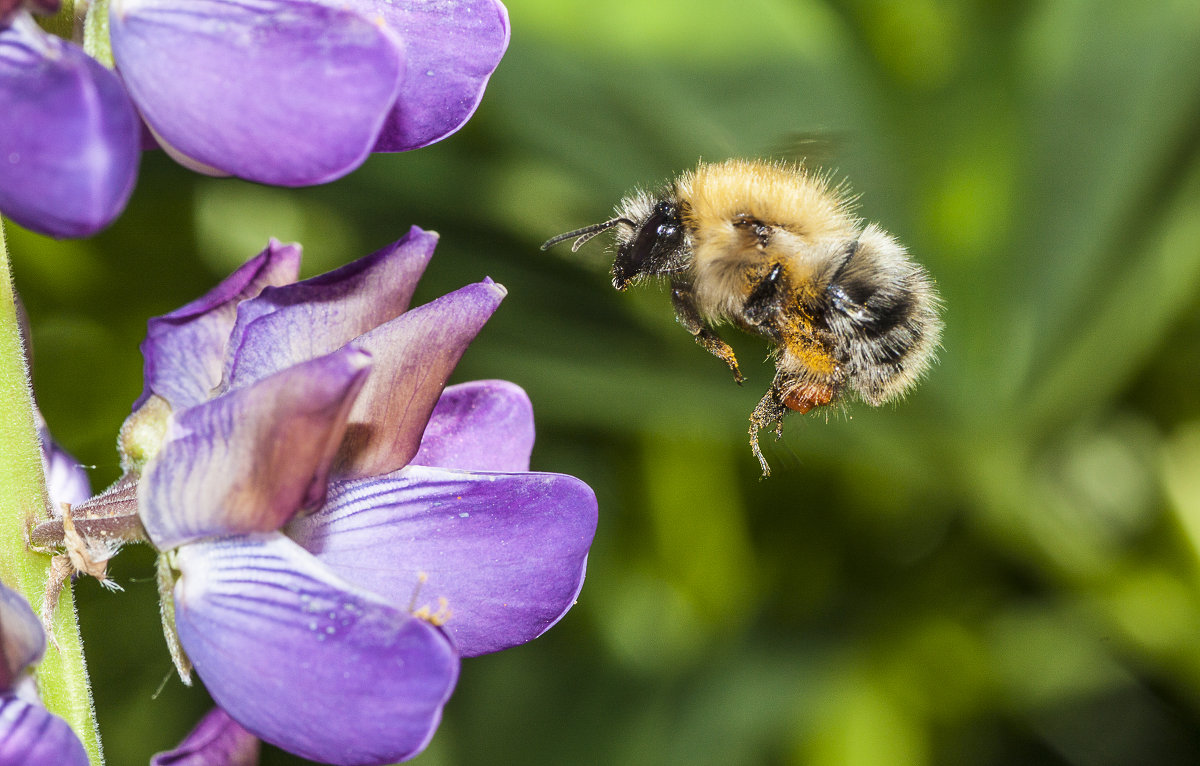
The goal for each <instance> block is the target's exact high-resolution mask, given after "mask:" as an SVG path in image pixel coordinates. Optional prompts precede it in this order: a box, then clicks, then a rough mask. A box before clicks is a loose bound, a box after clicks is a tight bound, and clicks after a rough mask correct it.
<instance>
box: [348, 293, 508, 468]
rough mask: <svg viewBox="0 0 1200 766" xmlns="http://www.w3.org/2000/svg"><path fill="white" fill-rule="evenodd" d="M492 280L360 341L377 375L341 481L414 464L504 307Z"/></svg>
mask: <svg viewBox="0 0 1200 766" xmlns="http://www.w3.org/2000/svg"><path fill="white" fill-rule="evenodd" d="M504 296H505V290H504V288H503V287H501V286H500V285H498V284H496V283H495V282H493V281H491V280H490V279H488V280H485V281H483V282H477V283H475V284H473V285H467V286H466V287H463V288H460V289H458V290H455V291H454V292H452V293H450V294H449V295H443V296H442V297H441V298H438V299H437V300H435V301H432V302H430V303H427V304H425V305H424V306H420V307H418V308H415V309H413V310H411V311H408V312H406V313H404V314H403V315H401V316H399V317H397V318H395V319H393V320H392V321H390V322H387V323H386V324H383V325H381V326H379V327H376V328H375V329H374V330H371V331H370V332H368V333H366V334H365V335H361V336H359V337H358V338H357V339H355V341H354V345H355V346H358V347H360V348H362V349H364V350H365V351H368V352H370V354H371V357H372V359H374V361H375V367H374V371H373V372H372V373H371V377H370V379H368V380H367V384H366V385H365V386H364V387H363V392H362V395H361V396H360V397H359V398H358V401H357V402H355V404H354V409H353V410H352V411H351V412H350V427H349V428H348V429H347V431H346V439H345V441H344V442H343V444H342V449H341V451H340V452H339V453H338V459H337V465H336V466H335V469H334V470H335V473H336V475H337V476H338V477H339V478H354V477H361V476H378V475H380V474H384V473H388V472H391V471H394V470H396V469H398V468H401V467H403V466H405V465H407V464H408V462H409V460H411V459H412V456H413V455H415V454H416V453H417V447H418V446H420V444H421V434H422V432H423V431H424V430H425V425H426V423H428V422H429V415H430V413H431V412H433V406H434V404H436V403H437V400H438V397H439V396H440V395H441V393H442V389H443V388H444V387H445V385H446V379H447V378H448V377H449V376H450V373H451V372H452V371H453V370H454V367H455V365H457V364H458V360H459V359H460V358H462V355H463V352H464V351H466V350H467V346H468V345H469V344H470V343H471V341H472V339H474V337H475V335H476V334H477V333H478V332H479V330H480V329H482V327H483V325H484V324H485V323H486V322H487V320H488V318H489V317H491V315H492V312H494V311H495V310H496V307H498V306H499V305H500V301H501V300H503V299H504Z"/></svg>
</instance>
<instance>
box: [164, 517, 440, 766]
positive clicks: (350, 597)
mask: <svg viewBox="0 0 1200 766" xmlns="http://www.w3.org/2000/svg"><path fill="white" fill-rule="evenodd" d="M176 563H177V566H178V569H179V572H180V577H179V580H178V582H177V583H176V586H175V619H176V625H177V626H178V628H179V638H180V640H181V641H182V643H183V647H184V649H185V650H186V651H187V653H188V656H189V657H190V658H191V660H192V662H193V663H194V665H195V668H196V671H197V672H198V673H199V674H200V677H201V678H202V679H203V680H204V684H205V687H206V688H207V689H208V691H209V693H210V694H211V695H212V697H213V699H214V700H215V701H216V702H217V704H218V705H220V706H221V707H222V708H224V709H225V710H226V711H227V712H228V713H229V715H231V716H232V717H233V718H234V719H236V720H237V721H238V722H239V723H240V724H241V725H242V726H244V727H245V728H246V729H248V730H249V731H251V732H253V733H254V734H256V735H258V736H259V737H261V738H262V739H264V740H266V741H267V742H271V743H273V744H275V745H278V746H279V747H282V748H284V749H286V750H288V751H290V752H293V753H296V754H297V755H301V756H303V757H305V758H310V759H312V760H317V761H321V762H327V763H333V764H387V763H393V762H395V761H398V760H401V759H404V758H407V757H409V756H411V755H413V754H415V753H416V752H418V751H419V750H421V749H422V748H423V747H424V746H425V744H426V743H427V742H428V741H429V738H430V737H431V736H432V734H433V731H434V729H435V728H436V726H437V724H438V721H439V720H440V717H441V710H442V706H443V705H444V704H445V702H446V700H447V699H448V698H449V696H450V692H451V691H452V689H453V687H454V683H455V681H456V680H457V677H458V657H457V654H456V653H455V651H454V649H453V647H452V645H451V643H450V641H449V640H448V639H447V638H446V637H445V636H444V634H443V633H442V632H441V631H440V630H438V629H437V628H435V627H434V626H433V625H431V624H430V623H428V622H426V621H424V620H420V619H417V618H415V617H413V616H411V615H409V614H408V613H406V612H404V611H401V610H400V609H396V608H394V607H392V606H389V605H388V604H386V603H385V602H383V601H382V600H380V599H378V598H376V597H374V596H371V595H369V594H367V593H365V592H362V591H359V590H358V589H356V588H354V587H352V586H350V585H348V584H347V583H345V582H343V581H341V580H339V579H338V578H337V577H336V576H334V575H333V574H331V573H330V572H329V571H328V570H327V569H326V568H325V567H323V566H322V565H321V564H320V563H319V562H318V561H317V560H316V559H314V558H313V557H312V556H311V555H310V554H308V553H307V552H305V551H304V550H303V549H301V548H300V547H299V546H297V545H296V544H295V543H293V542H292V541H290V540H288V539H287V538H285V537H284V536H283V535H280V534H278V533H272V534H267V535H256V536H251V537H245V538H224V539H222V540H217V541H206V542H201V543H196V544H194V545H188V546H185V547H184V548H181V549H180V551H179V553H178V555H177V557H176Z"/></svg>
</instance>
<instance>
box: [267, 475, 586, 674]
mask: <svg viewBox="0 0 1200 766" xmlns="http://www.w3.org/2000/svg"><path fill="white" fill-rule="evenodd" d="M595 531H596V497H595V495H594V494H593V493H592V491H591V489H590V488H588V486H587V485H586V484H584V483H583V482H581V481H579V480H578V479H576V478H574V477H572V476H564V475H561V474H539V473H524V474H521V473H518V474H486V473H469V472H465V471H447V470H442V469H437V468H426V467H422V466H409V467H407V468H405V469H404V470H401V471H397V472H396V473H394V474H392V475H391V476H388V477H382V478H376V479H367V480H358V481H349V482H335V483H334V485H333V486H332V487H331V488H330V491H329V497H328V501H327V503H326V505H325V507H323V508H322V509H321V510H319V511H318V512H316V513H314V514H312V515H311V516H308V517H305V518H302V519H296V520H295V521H294V522H293V523H292V524H291V525H290V526H289V527H288V528H287V530H286V532H287V534H288V535H289V536H291V537H292V538H293V539H295V540H296V541H297V542H299V543H300V544H301V545H302V546H304V547H305V548H306V549H307V550H309V551H312V552H313V554H314V555H316V556H317V558H318V559H320V560H321V561H322V562H323V563H324V564H325V565H327V566H328V567H329V568H330V569H331V570H333V571H334V572H336V573H337V574H338V575H339V576H341V577H343V578H345V579H346V580H349V581H350V582H352V583H354V584H355V585H358V586H360V587H362V588H364V589H366V590H369V591H371V592H372V593H375V594H377V595H380V596H383V597H384V598H385V599H387V600H389V601H391V602H392V603H406V602H407V601H408V600H410V599H411V598H412V595H411V594H412V593H414V592H415V591H418V590H419V594H418V597H417V602H416V603H417V605H418V606H426V607H428V608H429V609H430V610H431V611H437V610H438V609H439V608H440V606H441V601H440V600H441V599H443V598H444V599H445V607H446V608H447V609H448V610H449V614H450V617H449V619H448V620H447V622H446V625H445V628H446V630H447V632H449V633H450V634H451V635H452V636H453V637H454V640H455V643H456V644H457V645H458V647H459V649H460V650H461V652H462V653H463V654H464V655H465V656H472V655H477V654H484V653H486V652H494V651H498V650H500V649H505V648H508V647H511V646H515V645H517V644H521V643H524V642H526V641H529V640H531V639H533V638H536V637H537V636H539V635H541V634H542V633H543V632H545V631H546V630H547V629H548V628H550V626H552V625H553V624H554V623H555V622H557V621H558V620H559V619H560V618H561V617H562V615H563V614H564V613H565V612H566V611H567V610H568V609H569V608H570V607H571V605H572V604H573V603H574V601H575V597H576V595H578V593H579V589H580V587H581V586H582V584H583V575H584V568H585V564H586V561H587V552H588V548H589V547H590V546H591V543H592V537H593V536H594V534H595Z"/></svg>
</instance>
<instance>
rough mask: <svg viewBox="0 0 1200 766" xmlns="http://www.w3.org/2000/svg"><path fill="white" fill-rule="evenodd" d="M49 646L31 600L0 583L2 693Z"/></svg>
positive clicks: (0, 671)
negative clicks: (30, 604) (31, 606)
mask: <svg viewBox="0 0 1200 766" xmlns="http://www.w3.org/2000/svg"><path fill="white" fill-rule="evenodd" d="M45 649H46V634H45V633H43V632H42V623H41V621H39V620H38V618H37V615H36V614H34V613H33V609H32V608H30V606H29V602H28V601H26V600H25V598H24V597H23V596H22V595H21V594H19V593H17V592H16V591H14V590H10V589H9V588H8V587H7V586H6V585H4V583H0V694H4V693H7V692H9V691H11V690H12V689H13V688H14V687H15V686H16V685H17V680H18V679H19V678H20V677H21V676H22V674H24V672H25V668H27V667H29V666H30V665H33V664H34V663H36V662H37V661H38V660H40V659H41V658H42V652H43V651H45ZM2 763H6V761H3V760H0V764H2Z"/></svg>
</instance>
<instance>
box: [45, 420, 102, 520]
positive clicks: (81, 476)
mask: <svg viewBox="0 0 1200 766" xmlns="http://www.w3.org/2000/svg"><path fill="white" fill-rule="evenodd" d="M34 415H35V419H36V422H37V429H38V439H39V440H40V441H41V443H42V468H43V469H44V470H45V472H46V491H47V493H48V494H49V495H50V502H51V503H52V504H53V505H54V507H55V508H62V506H63V505H79V504H80V503H82V502H83V501H85V500H87V499H88V498H89V497H91V496H92V483H91V481H89V479H88V474H87V471H85V470H83V466H81V465H80V464H79V461H78V460H76V459H75V457H74V456H73V455H71V454H70V453H69V452H67V451H66V450H64V449H63V448H62V447H61V446H59V444H58V443H57V442H56V441H54V439H53V437H51V436H50V428H49V427H48V426H47V425H46V421H45V419H44V418H43V417H42V413H41V412H38V411H36V410H35V411H34Z"/></svg>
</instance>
